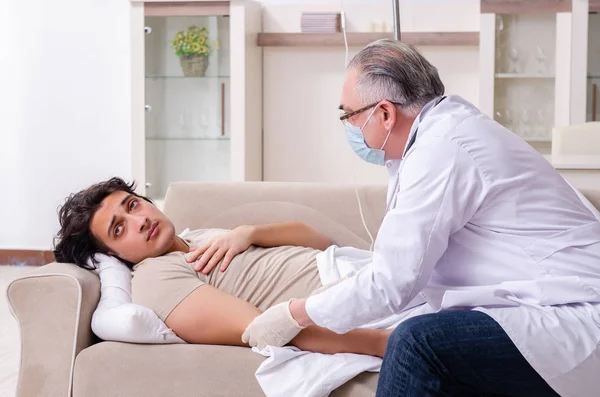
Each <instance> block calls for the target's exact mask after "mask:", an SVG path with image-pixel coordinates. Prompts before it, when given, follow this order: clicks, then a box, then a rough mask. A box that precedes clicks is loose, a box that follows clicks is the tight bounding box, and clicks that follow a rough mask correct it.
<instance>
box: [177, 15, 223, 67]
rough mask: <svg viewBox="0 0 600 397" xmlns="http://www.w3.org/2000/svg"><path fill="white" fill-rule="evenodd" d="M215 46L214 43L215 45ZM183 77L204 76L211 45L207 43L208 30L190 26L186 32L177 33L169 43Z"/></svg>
mask: <svg viewBox="0 0 600 397" xmlns="http://www.w3.org/2000/svg"><path fill="white" fill-rule="evenodd" d="M215 44H216V43H215ZM171 45H172V46H173V48H174V49H175V55H177V56H178V57H179V63H180V65H181V70H182V71H183V75H184V76H204V75H205V74H206V69H207V68H208V57H209V56H210V52H211V45H210V44H209V42H208V29H207V28H205V27H201V28H199V27H197V26H190V27H189V28H188V29H187V31H180V32H177V34H176V35H175V39H174V40H173V41H172V42H171Z"/></svg>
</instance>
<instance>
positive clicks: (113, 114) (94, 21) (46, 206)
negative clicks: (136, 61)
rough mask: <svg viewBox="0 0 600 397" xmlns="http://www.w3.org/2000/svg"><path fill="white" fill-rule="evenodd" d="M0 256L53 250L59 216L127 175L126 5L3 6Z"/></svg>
mask: <svg viewBox="0 0 600 397" xmlns="http://www.w3.org/2000/svg"><path fill="white" fill-rule="evenodd" d="M0 54H2V55H1V59H2V61H1V62H0V87H2V88H1V89H0V192H1V193H0V249H6V248H19V249H50V248H51V245H52V237H53V235H54V233H55V232H56V230H57V228H58V222H57V217H56V208H57V207H58V205H59V204H60V203H61V202H62V201H63V199H64V198H65V197H66V196H67V195H68V194H69V193H70V192H73V191H76V190H78V189H81V188H83V187H86V186H88V185H89V184H91V183H94V182H96V181H98V180H101V179H104V178H107V177H110V176H113V175H120V176H122V177H124V178H129V177H130V176H131V169H130V168H131V158H130V157H131V148H130V135H129V130H130V125H129V124H130V99H129V95H130V70H131V68H130V66H129V62H130V57H129V2H128V1H127V0H102V1H96V0H52V1H47V0H28V1H21V0H2V1H1V2H0Z"/></svg>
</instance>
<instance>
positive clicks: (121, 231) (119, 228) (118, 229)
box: [115, 225, 123, 237]
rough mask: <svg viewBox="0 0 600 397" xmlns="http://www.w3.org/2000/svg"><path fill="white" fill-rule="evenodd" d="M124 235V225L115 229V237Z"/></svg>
mask: <svg viewBox="0 0 600 397" xmlns="http://www.w3.org/2000/svg"><path fill="white" fill-rule="evenodd" d="M121 233H123V225H118V226H117V227H115V237H119V236H120V235H121Z"/></svg>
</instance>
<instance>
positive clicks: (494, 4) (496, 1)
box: [480, 0, 573, 14]
mask: <svg viewBox="0 0 600 397" xmlns="http://www.w3.org/2000/svg"><path fill="white" fill-rule="evenodd" d="M571 2H572V0H527V1H522V0H521V1H519V0H511V1H508V0H481V4H480V11H481V13H482V14H488V13H496V14H555V13H557V12H571V11H572V9H573V8H572V5H571Z"/></svg>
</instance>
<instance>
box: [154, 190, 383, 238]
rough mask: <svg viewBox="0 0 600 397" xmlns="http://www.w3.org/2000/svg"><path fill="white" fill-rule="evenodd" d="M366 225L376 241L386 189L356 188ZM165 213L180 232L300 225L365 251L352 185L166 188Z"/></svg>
mask: <svg viewBox="0 0 600 397" xmlns="http://www.w3.org/2000/svg"><path fill="white" fill-rule="evenodd" d="M358 193H359V195H360V199H361V203H362V209H363V214H364V217H365V222H366V224H367V226H368V228H369V231H370V232H371V234H372V235H373V238H375V235H376V233H377V230H378V228H379V225H380V224H381V221H382V219H383V214H384V211H385V205H386V186H381V185H376V186H359V187H358ZM164 212H165V214H166V215H167V216H169V218H170V219H171V221H173V223H174V225H175V229H176V232H177V233H179V232H181V231H182V230H184V229H185V228H190V229H192V230H193V229H203V228H224V229H231V228H234V227H236V226H239V225H243V224H259V223H273V222H283V221H301V222H304V223H306V224H308V225H310V226H313V227H315V228H317V229H319V230H320V231H322V232H323V233H325V235H327V237H329V238H330V239H331V240H332V241H333V243H334V244H336V245H340V246H344V245H348V246H354V247H358V248H369V246H370V239H369V237H368V234H367V232H366V231H365V229H364V227H363V224H362V221H361V217H360V213H359V209H358V203H357V200H356V193H355V189H354V186H353V185H326V184H315V183H288V182H239V183H235V182H232V183H201V182H178V183H173V184H171V185H170V186H169V189H168V191H167V196H166V199H165V204H164Z"/></svg>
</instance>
